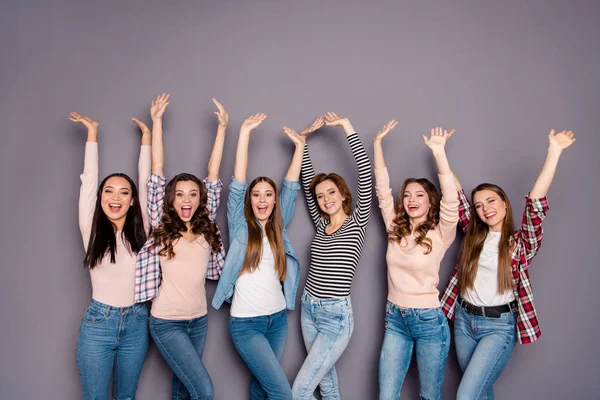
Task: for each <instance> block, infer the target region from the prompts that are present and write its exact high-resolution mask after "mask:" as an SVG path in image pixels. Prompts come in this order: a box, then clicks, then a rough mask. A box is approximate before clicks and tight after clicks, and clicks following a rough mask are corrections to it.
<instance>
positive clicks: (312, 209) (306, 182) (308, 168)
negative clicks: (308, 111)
mask: <svg viewBox="0 0 600 400" xmlns="http://www.w3.org/2000/svg"><path fill="white" fill-rule="evenodd" d="M301 173H302V188H303V189H304V197H306V204H307V205H308V211H309V213H310V217H311V218H312V220H313V223H314V224H315V226H317V225H318V224H319V222H320V221H321V215H320V214H319V210H318V209H317V207H318V206H317V204H316V202H315V200H316V199H314V198H313V196H312V193H311V192H310V182H311V181H312V180H313V178H314V177H315V170H314V168H313V165H312V161H311V159H310V153H309V152H308V145H307V144H305V145H304V154H303V156H302V168H301Z"/></svg>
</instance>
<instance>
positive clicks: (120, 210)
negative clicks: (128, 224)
mask: <svg viewBox="0 0 600 400" xmlns="http://www.w3.org/2000/svg"><path fill="white" fill-rule="evenodd" d="M101 196H102V197H101V200H100V204H101V206H102V211H104V214H106V217H107V218H108V220H109V221H110V222H112V223H113V224H115V225H116V226H117V229H121V228H122V227H123V224H124V223H125V217H126V216H127V211H129V207H131V206H132V205H133V194H132V190H131V185H130V184H129V182H128V181H127V179H125V178H123V177H120V176H113V177H111V178H108V179H107V180H106V182H105V183H104V187H103V188H102V194H101Z"/></svg>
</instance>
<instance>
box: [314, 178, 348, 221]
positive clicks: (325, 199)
mask: <svg viewBox="0 0 600 400" xmlns="http://www.w3.org/2000/svg"><path fill="white" fill-rule="evenodd" d="M315 195H316V197H317V203H319V208H320V209H321V210H322V211H323V212H325V213H326V214H327V215H330V216H331V215H334V214H337V213H338V212H344V210H343V208H342V206H343V204H344V201H345V200H346V198H345V197H344V196H342V194H341V193H340V190H339V189H338V187H337V186H336V184H335V183H334V182H333V181H331V180H329V179H327V180H324V181H323V182H321V183H319V184H318V185H317V186H315Z"/></svg>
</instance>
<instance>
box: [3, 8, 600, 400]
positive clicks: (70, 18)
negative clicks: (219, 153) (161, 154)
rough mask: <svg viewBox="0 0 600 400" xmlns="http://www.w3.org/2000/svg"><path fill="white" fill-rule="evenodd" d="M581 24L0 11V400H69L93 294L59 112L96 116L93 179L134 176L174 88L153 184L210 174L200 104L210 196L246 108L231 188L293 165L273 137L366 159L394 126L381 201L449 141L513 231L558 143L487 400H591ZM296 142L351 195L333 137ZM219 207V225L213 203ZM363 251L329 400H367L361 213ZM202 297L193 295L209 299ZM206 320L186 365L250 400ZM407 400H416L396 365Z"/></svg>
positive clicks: (590, 14) (376, 13)
mask: <svg viewBox="0 0 600 400" xmlns="http://www.w3.org/2000/svg"><path fill="white" fill-rule="evenodd" d="M484 3H485V4H484ZM599 16H600V3H598V2H596V1H554V2H549V1H542V0H540V1H528V2H522V1H503V2H479V1H454V2H448V1H429V2H417V1H404V2H398V1H381V0H376V1H368V2H367V1H349V0H346V1H344V0H330V1H326V2H318V1H313V0H311V1H296V2H291V1H280V2H275V1H258V0H251V1H241V0H237V1H235V0H230V1H210V2H208V1H207V2H176V3H174V4H168V2H150V1H127V2H123V1H96V2H82V1H66V0H55V1H52V2H46V1H42V0H36V1H25V0H20V1H18V2H17V1H16V0H3V1H2V5H1V12H0V53H1V54H2V61H1V64H0V76H1V78H2V80H1V86H0V88H1V96H2V97H1V100H0V101H1V107H0V121H2V126H3V129H2V131H3V133H2V150H1V151H2V153H1V157H0V160H1V162H2V164H1V168H0V171H1V177H2V178H1V179H2V180H1V182H0V186H1V187H2V193H3V195H2V207H0V213H1V214H0V220H1V221H2V238H1V239H2V240H1V244H0V246H1V248H0V251H1V253H0V254H2V279H1V283H0V296H1V297H0V299H1V300H2V307H0V310H1V311H0V312H1V314H0V317H1V321H2V325H1V326H2V328H1V332H2V333H1V335H2V336H1V339H2V340H1V341H0V354H1V355H2V356H1V360H2V361H1V362H0V368H1V373H0V398H1V399H34V398H44V399H76V398H79V397H80V387H79V378H78V375H77V368H76V364H75V343H76V339H77V332H78V328H79V323H80V318H81V315H82V313H83V311H84V309H85V307H86V306H87V304H88V301H89V298H90V293H91V290H90V283H89V276H88V273H87V272H86V271H84V270H83V268H82V267H81V261H82V258H83V248H82V244H81V238H80V235H79V230H78V226H77V198H78V191H79V174H80V173H81V169H82V164H83V148H84V142H85V131H84V130H83V129H82V128H81V127H80V126H76V125H75V124H73V123H71V122H69V121H68V120H67V114H68V112H69V111H77V112H80V113H83V114H86V115H90V116H92V117H94V118H97V119H99V120H100V163H101V165H100V175H101V177H103V176H105V175H107V174H108V173H111V172H116V171H122V172H126V173H129V174H130V175H132V176H134V175H135V172H136V160H137V156H138V146H139V135H138V132H137V131H136V127H135V125H134V124H133V122H131V117H138V118H143V119H144V120H146V122H149V112H148V107H149V103H150V100H151V99H152V98H153V97H155V96H156V95H157V94H159V93H161V92H163V91H168V92H170V93H171V94H172V100H171V105H170V106H169V109H168V111H167V113H166V114H167V115H166V118H165V147H166V173H167V175H168V176H172V175H174V174H175V173H178V172H183V171H188V172H195V173H197V174H198V175H199V176H204V174H205V173H206V163H207V161H208V156H209V153H210V147H211V146H212V140H213V136H214V132H215V130H216V117H215V116H214V115H213V114H212V113H213V111H214V106H213V104H212V102H211V101H210V98H211V97H216V98H218V99H219V100H220V101H221V102H222V103H223V104H224V106H225V107H226V108H227V110H228V111H229V113H230V116H231V121H230V127H229V130H228V136H227V139H226V145H225V156H224V159H223V163H222V168H221V176H222V177H223V179H224V181H225V183H226V184H228V183H229V177H230V176H231V174H232V172H233V161H234V153H235V144H236V140H237V132H238V129H239V126H240V124H241V122H242V121H243V120H244V118H246V117H247V116H248V115H250V114H252V113H256V112H264V113H266V114H268V116H269V117H268V118H267V120H266V121H265V123H264V124H263V125H262V126H261V127H260V128H259V129H258V130H257V131H256V132H255V134H254V135H253V139H252V143H251V148H250V153H251V158H250V167H249V178H251V177H254V176H257V175H259V174H265V175H268V176H271V177H272V178H274V179H276V180H280V179H281V178H282V177H283V175H284V172H285V170H286V168H287V165H288V163H289V160H290V157H291V154H292V145H291V144H290V142H289V140H288V139H287V138H286V137H285V135H284V134H283V133H282V131H281V126H282V125H284V124H286V125H289V126H290V127H293V128H295V129H298V130H299V129H302V128H303V127H304V126H306V125H307V124H309V123H310V122H311V121H312V120H313V119H314V118H315V117H317V116H318V115H320V114H322V113H324V112H325V111H328V110H333V111H336V112H337V113H339V114H340V115H344V116H348V117H349V118H350V120H351V121H352V123H353V124H354V127H355V128H356V129H357V130H358V131H359V134H360V135H361V137H362V140H363V142H364V144H365V146H366V148H367V151H368V153H369V155H370V156H371V157H372V144H371V138H372V136H373V135H374V134H375V133H376V132H377V131H378V130H379V128H380V127H381V126H382V125H383V124H384V123H386V122H387V121H388V120H389V119H392V118H396V119H398V120H399V121H400V124H399V125H398V127H396V129H395V130H394V131H392V133H391V134H390V135H389V136H388V137H387V138H386V139H385V154H386V157H387V162H388V165H389V167H390V172H391V179H392V184H393V187H394V188H395V190H394V192H395V194H396V192H397V190H398V188H399V186H400V184H401V183H402V181H403V179H405V178H406V177H409V176H426V177H429V178H434V177H435V175H434V169H433V161H432V158H431V156H430V152H429V150H428V149H427V148H426V147H425V146H424V145H423V143H422V139H421V137H420V136H421V134H423V133H427V132H428V130H429V128H430V127H432V126H436V125H442V126H445V127H455V128H457V133H456V134H455V136H454V137H453V138H452V140H451V142H450V144H449V145H448V155H449V158H450V161H451V165H452V167H453V169H454V170H455V171H456V173H457V174H458V175H459V177H460V178H461V180H462V183H463V185H464V186H465V187H466V189H467V190H469V191H470V189H471V188H472V187H474V186H475V185H476V184H478V183H480V182H482V181H491V182H494V183H497V184H499V185H500V186H502V187H503V188H504V189H505V190H506V191H507V192H508V194H509V196H510V198H511V199H512V201H513V207H514V208H515V212H516V214H517V215H516V216H520V213H521V212H522V207H523V204H524V202H523V197H522V196H523V195H524V194H525V193H527V191H528V190H530V188H531V186H532V184H533V181H534V179H535V178H536V176H537V174H538V172H539V169H540V166H541V164H542V162H543V159H544V157H545V151H546V148H547V138H546V135H547V133H548V131H549V129H550V128H551V127H554V128H557V129H564V128H567V129H572V130H574V131H575V132H576V135H577V143H576V144H575V145H574V146H573V147H572V148H571V149H568V150H567V151H566V152H565V153H564V154H563V157H562V159H561V162H560V165H559V168H558V172H557V174H556V178H555V183H554V185H553V186H552V188H551V190H550V196H549V201H550V205H551V211H550V212H549V214H548V219H547V221H546V222H545V231H546V235H545V237H544V245H543V246H542V249H541V252H540V254H539V255H538V256H537V257H536V259H535V260H534V262H533V267H532V269H531V275H532V281H533V285H534V289H535V295H536V304H537V308H538V311H539V317H540V321H541V328H542V331H543V335H542V337H541V339H540V340H539V341H538V342H536V343H535V344H532V345H527V346H517V348H516V350H515V352H514V355H513V357H512V359H511V360H510V363H509V364H508V367H507V368H506V370H505V371H504V373H503V374H502V376H501V377H500V379H499V381H498V382H497V384H496V385H495V388H496V393H497V397H498V398H499V399H507V398H514V399H525V398H533V399H564V398H592V397H596V396H597V393H598V391H599V389H600V384H599V383H598V382H599V381H598V375H597V374H598V371H599V370H600V368H599V367H600V365H599V364H600V363H599V361H598V360H599V359H600V352H599V350H598V346H597V344H596V343H597V332H598V331H597V326H598V325H597V321H596V318H597V317H598V312H597V310H598V307H599V306H600V304H599V300H598V298H599V297H598V296H597V293H596V290H597V288H598V284H599V283H600V279H599V278H600V273H599V271H598V261H597V260H598V258H599V255H600V254H599V251H598V246H597V241H596V238H597V237H598V234H599V232H598V217H597V202H598V197H600V191H599V189H598V185H597V182H598V176H599V173H600V162H599V161H598V157H597V153H598V150H599V144H600V139H599V138H598V135H597V128H598V124H599V122H600V117H598V93H599V89H600V81H599V78H598V71H599V70H600V68H599V67H600V41H599V38H600V27H599V25H598V23H597V20H598V17H599ZM309 143H310V149H311V154H312V156H313V161H314V162H315V167H316V169H317V171H336V172H339V173H341V174H342V175H343V176H345V177H346V179H347V180H348V181H349V183H350V184H351V187H352V189H353V190H354V191H355V181H356V169H355V166H354V164H353V161H352V157H351V154H350V151H349V148H348V146H347V144H346V142H345V138H344V135H343V133H342V132H341V130H340V129H337V130H335V129H323V131H322V132H319V133H316V134H315V135H314V137H311V138H310V141H309ZM223 194H224V198H226V195H227V190H225V191H224V193H223ZM296 210H297V211H296V214H295V216H294V219H293V221H292V224H291V226H290V229H289V233H290V236H291V239H292V241H293V243H294V247H295V249H296V251H297V253H298V254H299V255H300V258H301V261H302V267H303V274H302V281H301V286H300V289H302V287H303V285H304V279H305V277H306V272H307V267H308V263H309V246H310V240H311V238H312V236H313V232H314V230H313V226H312V225H311V222H310V219H309V216H308V212H307V209H306V206H305V202H304V201H303V198H302V197H300V198H299V200H298V202H297V208H296ZM219 214H220V215H219V222H220V224H221V226H222V227H226V224H225V218H224V215H225V208H224V207H223V206H222V207H221V209H220V211H219ZM368 238H369V239H368V240H367V243H366V246H365V249H364V252H363V256H362V259H361V263H360V267H359V268H358V271H357V273H356V277H355V279H354V285H353V288H352V298H353V303H354V312H355V320H356V329H355V331H354V336H353V338H352V341H351V342H350V345H349V347H348V349H347V350H346V352H345V353H344V355H343V356H342V358H341V359H340V361H339V362H338V364H337V366H338V372H339V379H340V387H341V393H342V397H343V398H344V399H374V398H376V396H377V363H378V356H379V350H380V346H381V342H382V338H383V316H384V305H385V298H386V270H385V249H386V241H385V235H384V229H383V224H382V221H381V218H380V216H379V213H378V209H377V205H376V203H375V202H374V204H373V209H372V219H371V224H370V226H369V231H368ZM457 249H458V241H457V242H456V243H455V244H454V246H453V247H452V249H451V251H449V253H448V254H447V255H446V258H445V259H444V262H443V264H442V268H441V272H440V275H441V279H440V282H441V284H440V286H441V287H442V288H443V286H444V285H445V283H446V280H447V277H448V275H449V273H450V270H451V267H452V264H453V263H454V262H455V260H456V256H457ZM207 286H208V297H209V300H210V299H212V295H213V292H214V289H215V284H214V283H209V284H208V285H207ZM297 306H299V298H298V301H297ZM209 314H210V315H209V320H210V323H209V332H208V339H207V346H206V351H205V354H204V361H205V363H206V365H207V368H208V370H209V372H210V373H211V376H212V379H213V382H214V385H215V392H216V399H227V400H229V399H243V398H246V397H247V384H248V382H249V374H248V371H247V369H246V367H245V365H244V364H243V362H242V361H241V359H240V358H239V357H238V355H237V354H236V352H235V350H234V348H233V346H232V343H231V340H230V336H229V333H228V331H227V318H228V308H227V307H225V308H224V309H222V310H220V311H218V312H217V311H215V310H210V312H209ZM288 320H289V333H288V340H287V346H286V350H285V354H284V357H283V360H282V364H283V367H284V369H285V371H286V373H287V375H288V377H289V379H290V382H292V381H293V378H294V376H295V374H296V372H297V371H298V369H299V368H300V365H301V363H302V361H303V359H304V356H305V351H304V348H303V345H302V338H301V333H300V325H299V320H300V312H299V311H298V310H296V311H294V312H290V313H288ZM450 354H451V355H450V358H449V360H448V365H447V369H446V378H445V381H444V395H445V398H449V399H452V398H454V396H455V393H456V389H457V385H458V382H459V379H460V371H459V368H458V364H457V363H456V358H455V356H454V349H451V351H450ZM170 378H171V374H170V372H169V370H168V368H167V367H166V365H165V364H164V363H163V361H162V359H161V358H160V355H159V354H158V352H157V351H156V349H155V348H154V347H152V348H151V349H150V351H149V353H148V357H147V359H146V363H145V365H144V369H143V372H142V377H141V380H140V385H139V390H138V397H139V398H141V399H167V398H169V396H170ZM403 396H404V398H408V399H413V398H417V397H418V382H417V375H416V371H415V368H414V366H413V367H412V368H411V371H410V373H409V374H408V377H407V379H406V383H405V385H404V387H403Z"/></svg>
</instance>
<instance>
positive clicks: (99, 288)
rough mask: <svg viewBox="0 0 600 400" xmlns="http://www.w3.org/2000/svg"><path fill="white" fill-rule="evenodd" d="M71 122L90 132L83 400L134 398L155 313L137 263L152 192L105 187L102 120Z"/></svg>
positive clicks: (142, 163) (118, 183) (114, 182)
mask: <svg viewBox="0 0 600 400" xmlns="http://www.w3.org/2000/svg"><path fill="white" fill-rule="evenodd" d="M69 119H70V120H71V121H73V122H78V123H81V124H83V125H84V126H85V127H86V128H87V131H88V133H87V143H86V145H85V161H84V168H83V173H82V174H81V189H80V192H79V228H80V230H81V236H82V238H83V246H84V248H85V250H86V253H85V260H84V265H85V267H86V268H89V270H90V278H91V281H92V300H91V302H90V305H89V306H88V308H87V309H86V311H85V314H84V315H83V319H82V320H81V327H80V328H79V336H78V339H77V367H78V369H79V375H80V378H81V386H82V390H83V399H84V400H86V399H106V398H108V392H109V388H110V380H111V376H112V382H113V385H112V398H113V399H133V398H135V391H136V388H137V384H138V379H139V377H140V373H141V372H142V365H143V363H144V358H145V357H146V350H147V349H148V310H147V308H146V305H145V304H135V302H134V288H135V284H134V282H135V259H136V254H137V253H138V252H139V251H140V249H141V248H142V246H143V245H144V242H145V240H146V233H147V232H148V228H149V224H148V220H149V218H148V214H147V212H146V204H147V197H146V191H145V190H142V191H141V192H140V193H139V195H138V189H137V187H136V185H135V183H134V182H133V180H132V179H131V178H130V177H129V176H127V175H125V174H122V173H115V174H111V175H109V176H107V177H106V178H104V180H103V181H102V182H101V183H100V185H98V125H99V123H98V121H96V120H93V119H92V118H90V117H86V116H84V115H80V114H78V113H75V112H72V113H71V114H70V117H69ZM134 121H135V122H136V123H137V124H138V125H139V126H140V128H141V130H142V145H141V149H140V158H139V164H138V182H139V183H140V186H142V185H144V184H145V182H146V180H147V179H148V176H149V175H150V151H151V150H150V149H151V147H150V145H151V135H150V130H149V129H148V128H147V127H146V125H144V123H142V122H140V121H138V120H136V119H134Z"/></svg>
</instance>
